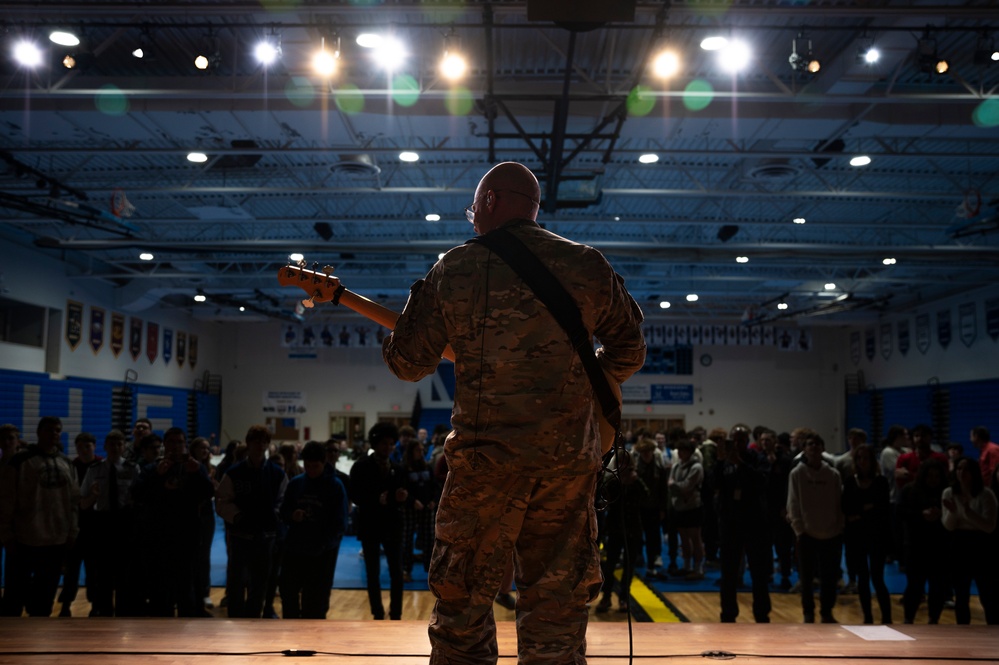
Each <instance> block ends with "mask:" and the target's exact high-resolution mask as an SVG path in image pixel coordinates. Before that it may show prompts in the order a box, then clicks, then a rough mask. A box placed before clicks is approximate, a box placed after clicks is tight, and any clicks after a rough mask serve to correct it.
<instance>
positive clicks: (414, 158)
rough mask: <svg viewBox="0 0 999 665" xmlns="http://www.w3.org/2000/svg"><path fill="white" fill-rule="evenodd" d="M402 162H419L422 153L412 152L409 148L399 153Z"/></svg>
mask: <svg viewBox="0 0 999 665" xmlns="http://www.w3.org/2000/svg"><path fill="white" fill-rule="evenodd" d="M399 161H400V162H418V161H420V155H419V154H418V153H415V152H410V151H408V150H406V151H403V152H400V153H399Z"/></svg>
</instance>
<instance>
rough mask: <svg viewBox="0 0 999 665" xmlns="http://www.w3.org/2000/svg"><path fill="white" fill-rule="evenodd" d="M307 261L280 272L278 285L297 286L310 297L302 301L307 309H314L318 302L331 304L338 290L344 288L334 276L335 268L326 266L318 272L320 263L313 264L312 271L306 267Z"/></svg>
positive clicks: (289, 266) (287, 267)
mask: <svg viewBox="0 0 999 665" xmlns="http://www.w3.org/2000/svg"><path fill="white" fill-rule="evenodd" d="M305 266H306V263H305V261H299V262H298V265H287V266H285V267H283V268H281V270H279V271H278V284H280V285H281V286H297V287H298V288H300V289H302V290H303V291H305V292H306V293H308V294H309V297H308V298H307V299H306V300H303V301H302V304H303V305H305V306H306V307H312V306H313V304H314V303H317V302H330V301H332V300H333V299H334V298H335V297H336V295H337V290H338V289H341V288H343V287H342V286H341V284H340V279H339V278H338V277H336V276H334V275H333V266H324V267H323V268H322V270H317V268H318V267H319V264H318V263H313V264H312V268H313V269H312V270H309V269H308V268H306V267H305Z"/></svg>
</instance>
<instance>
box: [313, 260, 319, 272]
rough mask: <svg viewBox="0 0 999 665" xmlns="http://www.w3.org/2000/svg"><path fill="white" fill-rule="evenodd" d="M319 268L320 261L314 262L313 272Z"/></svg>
mask: <svg viewBox="0 0 999 665" xmlns="http://www.w3.org/2000/svg"><path fill="white" fill-rule="evenodd" d="M318 270H319V261H313V262H312V272H317V271H318Z"/></svg>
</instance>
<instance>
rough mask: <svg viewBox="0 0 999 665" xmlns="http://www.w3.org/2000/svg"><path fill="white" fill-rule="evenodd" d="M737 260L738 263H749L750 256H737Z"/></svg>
mask: <svg viewBox="0 0 999 665" xmlns="http://www.w3.org/2000/svg"><path fill="white" fill-rule="evenodd" d="M735 262H736V263H749V257H748V256H737V257H735Z"/></svg>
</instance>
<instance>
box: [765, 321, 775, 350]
mask: <svg viewBox="0 0 999 665" xmlns="http://www.w3.org/2000/svg"><path fill="white" fill-rule="evenodd" d="M773 345H774V327H773V326H764V327H763V346H773Z"/></svg>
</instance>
